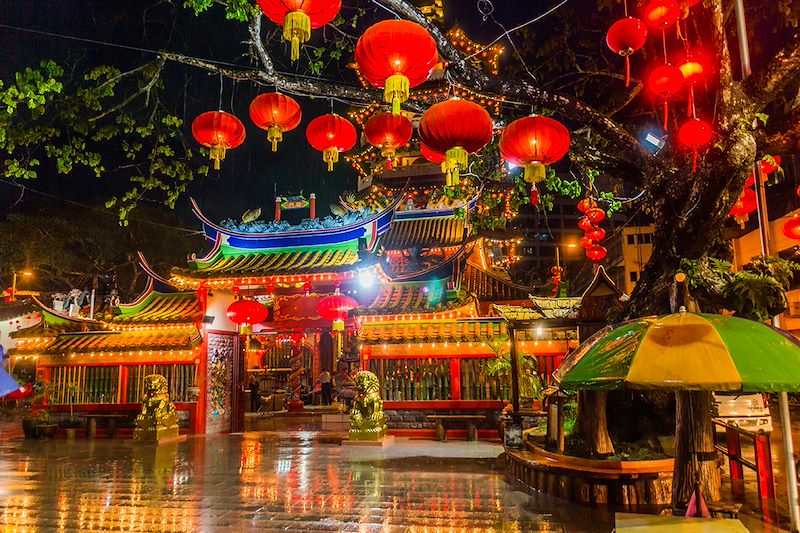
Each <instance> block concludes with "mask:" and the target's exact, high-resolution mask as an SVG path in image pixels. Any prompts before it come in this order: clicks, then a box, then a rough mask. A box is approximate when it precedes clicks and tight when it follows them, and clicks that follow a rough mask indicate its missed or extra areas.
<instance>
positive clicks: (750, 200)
mask: <svg viewBox="0 0 800 533" xmlns="http://www.w3.org/2000/svg"><path fill="white" fill-rule="evenodd" d="M757 208H758V205H757V204H756V192H755V191H754V190H753V189H747V188H745V189H743V190H742V194H740V195H739V198H738V199H737V200H736V203H734V204H733V207H731V210H730V211H729V212H728V214H729V215H731V216H732V217H733V218H734V220H736V222H738V223H739V225H740V226H742V227H744V223H745V221H746V220H747V215H748V213H752V212H753V211H755V210H756V209H757Z"/></svg>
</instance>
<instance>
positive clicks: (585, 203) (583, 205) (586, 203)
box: [578, 198, 597, 213]
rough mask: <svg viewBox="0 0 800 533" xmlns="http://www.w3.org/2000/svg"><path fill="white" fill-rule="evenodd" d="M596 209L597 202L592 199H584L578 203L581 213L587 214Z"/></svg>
mask: <svg viewBox="0 0 800 533" xmlns="http://www.w3.org/2000/svg"><path fill="white" fill-rule="evenodd" d="M595 207H597V202H595V201H594V200H593V199H591V198H584V199H583V200H581V201H580V202H578V211H580V212H581V213H585V212H586V211H588V210H589V209H594V208H595Z"/></svg>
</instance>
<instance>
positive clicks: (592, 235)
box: [586, 228, 606, 242]
mask: <svg viewBox="0 0 800 533" xmlns="http://www.w3.org/2000/svg"><path fill="white" fill-rule="evenodd" d="M586 237H588V238H589V239H591V240H592V242H600V241H602V240H603V239H605V238H606V230H604V229H603V228H594V229H592V230H591V231H587V232H586Z"/></svg>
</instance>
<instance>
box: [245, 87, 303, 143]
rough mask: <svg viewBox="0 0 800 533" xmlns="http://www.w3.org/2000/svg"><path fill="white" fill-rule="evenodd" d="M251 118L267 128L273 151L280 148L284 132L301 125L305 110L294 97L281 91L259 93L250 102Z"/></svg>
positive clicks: (255, 122)
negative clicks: (279, 144)
mask: <svg viewBox="0 0 800 533" xmlns="http://www.w3.org/2000/svg"><path fill="white" fill-rule="evenodd" d="M250 119H251V120H252V121H253V123H254V124H255V125H256V126H258V127H259V128H261V129H262V130H267V140H268V141H269V142H270V143H272V151H273V152H275V151H277V150H278V143H279V142H281V141H282V140H283V134H284V132H287V131H291V130H293V129H295V128H296V127H297V126H299V125H300V121H301V120H302V119H303V112H302V111H301V109H300V105H299V104H298V103H297V102H296V101H295V100H294V99H293V98H290V97H288V96H286V95H283V94H280V93H267V94H259V95H258V96H256V97H255V98H254V99H253V101H252V102H250Z"/></svg>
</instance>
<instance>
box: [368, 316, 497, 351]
mask: <svg viewBox="0 0 800 533" xmlns="http://www.w3.org/2000/svg"><path fill="white" fill-rule="evenodd" d="M358 338H359V341H360V342H362V343H364V344H368V345H369V344H404V343H410V342H425V343H430V342H452V343H458V342H463V343H472V342H486V343H489V344H490V345H491V343H497V342H501V343H504V342H506V341H507V340H508V326H507V324H506V322H505V321H504V320H502V319H499V318H494V319H492V318H490V319H473V320H470V319H458V320H433V321H424V320H423V321H413V322H408V321H404V322H376V323H367V324H364V326H363V327H362V328H361V330H360V332H359V335H358Z"/></svg>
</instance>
